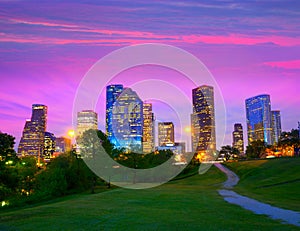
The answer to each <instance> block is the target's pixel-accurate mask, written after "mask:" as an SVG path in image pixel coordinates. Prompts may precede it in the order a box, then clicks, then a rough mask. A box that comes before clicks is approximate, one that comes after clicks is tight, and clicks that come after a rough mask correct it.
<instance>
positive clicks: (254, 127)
mask: <svg viewBox="0 0 300 231" xmlns="http://www.w3.org/2000/svg"><path fill="white" fill-rule="evenodd" d="M245 102H246V117H247V131H248V143H249V144H251V142H253V141H256V140H261V141H264V142H265V143H267V144H268V145H272V144H273V142H272V119H271V118H272V117H271V103H270V96H269V95H258V96H255V97H252V98H249V99H246V101H245Z"/></svg>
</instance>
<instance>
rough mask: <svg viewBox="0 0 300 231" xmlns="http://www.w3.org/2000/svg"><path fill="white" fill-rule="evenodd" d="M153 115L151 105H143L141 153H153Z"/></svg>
mask: <svg viewBox="0 0 300 231" xmlns="http://www.w3.org/2000/svg"><path fill="white" fill-rule="evenodd" d="M154 125H155V123H154V114H153V112H152V104H151V103H145V102H144V103H143V152H144V153H150V152H153V151H154V147H155V145H154V127H155V126H154Z"/></svg>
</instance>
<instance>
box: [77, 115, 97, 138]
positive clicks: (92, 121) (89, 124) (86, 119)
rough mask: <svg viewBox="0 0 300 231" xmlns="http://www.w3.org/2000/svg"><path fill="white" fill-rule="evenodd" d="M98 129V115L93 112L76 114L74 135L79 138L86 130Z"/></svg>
mask: <svg viewBox="0 0 300 231" xmlns="http://www.w3.org/2000/svg"><path fill="white" fill-rule="evenodd" d="M89 129H95V130H96V129H98V115H97V113H96V112H94V111H93V110H83V111H80V112H78V113H77V131H76V135H77V136H81V135H82V134H83V133H84V132H85V131H86V130H89Z"/></svg>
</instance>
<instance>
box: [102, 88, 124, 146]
mask: <svg viewBox="0 0 300 231" xmlns="http://www.w3.org/2000/svg"><path fill="white" fill-rule="evenodd" d="M122 91H123V85H121V84H115V85H108V86H107V87H106V123H105V126H106V135H107V137H108V139H109V140H110V141H112V140H115V138H114V137H113V130H112V109H113V106H114V103H115V102H116V100H117V98H118V97H119V95H120V94H121V93H122Z"/></svg>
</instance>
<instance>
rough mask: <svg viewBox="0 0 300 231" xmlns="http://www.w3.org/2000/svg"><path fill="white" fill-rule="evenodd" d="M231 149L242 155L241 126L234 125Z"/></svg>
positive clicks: (242, 137)
mask: <svg viewBox="0 0 300 231" xmlns="http://www.w3.org/2000/svg"><path fill="white" fill-rule="evenodd" d="M232 140H233V142H232V147H233V148H236V149H237V150H239V152H240V153H244V135H243V126H242V124H235V125H234V130H233V132H232Z"/></svg>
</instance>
